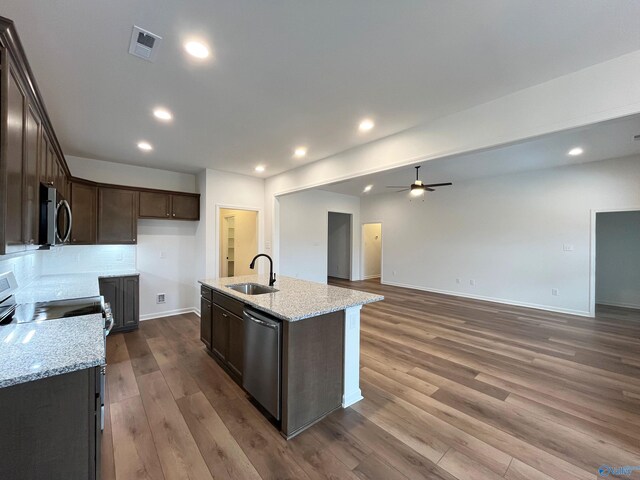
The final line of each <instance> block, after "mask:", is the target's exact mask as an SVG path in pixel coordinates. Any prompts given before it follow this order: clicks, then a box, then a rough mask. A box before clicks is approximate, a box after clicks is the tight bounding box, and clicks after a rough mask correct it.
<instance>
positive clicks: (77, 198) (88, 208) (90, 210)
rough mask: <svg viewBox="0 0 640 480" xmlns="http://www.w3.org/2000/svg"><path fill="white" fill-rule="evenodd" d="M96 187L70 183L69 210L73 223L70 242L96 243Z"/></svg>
mask: <svg viewBox="0 0 640 480" xmlns="http://www.w3.org/2000/svg"><path fill="white" fill-rule="evenodd" d="M97 203H98V189H97V187H96V186H95V185H87V184H84V183H79V182H72V183H71V212H72V214H73V224H72V229H71V243H73V244H76V245H78V244H85V245H91V244H94V243H96V227H97V223H98V222H97V219H96V214H97Z"/></svg>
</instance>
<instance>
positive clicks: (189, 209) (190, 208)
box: [138, 190, 200, 220]
mask: <svg viewBox="0 0 640 480" xmlns="http://www.w3.org/2000/svg"><path fill="white" fill-rule="evenodd" d="M139 208H140V210H139V212H138V215H139V217H140V218H164V219H170V220H199V219H200V195H198V194H188V193H185V194H179V193H170V192H158V191H152V190H149V191H144V190H143V191H141V192H140V194H139Z"/></svg>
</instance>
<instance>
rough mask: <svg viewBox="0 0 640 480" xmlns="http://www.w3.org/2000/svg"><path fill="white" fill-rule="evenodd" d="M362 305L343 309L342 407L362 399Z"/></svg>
mask: <svg viewBox="0 0 640 480" xmlns="http://www.w3.org/2000/svg"><path fill="white" fill-rule="evenodd" d="M361 309H362V305H356V306H355V307H349V308H347V309H346V310H345V311H344V357H343V358H344V359H343V361H344V365H343V367H344V369H343V377H342V378H343V380H342V408H347V407H348V406H350V405H353V404H354V403H356V402H359V401H360V400H362V399H363V397H362V391H361V390H360V310H361Z"/></svg>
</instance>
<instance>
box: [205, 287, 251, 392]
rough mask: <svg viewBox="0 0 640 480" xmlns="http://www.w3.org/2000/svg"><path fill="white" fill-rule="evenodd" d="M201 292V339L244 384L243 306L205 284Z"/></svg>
mask: <svg viewBox="0 0 640 480" xmlns="http://www.w3.org/2000/svg"><path fill="white" fill-rule="evenodd" d="M200 291H201V295H202V298H201V299H200V339H201V340H202V342H203V343H204V344H205V345H206V347H207V349H208V350H209V351H210V353H211V355H212V356H213V358H215V359H216V360H217V361H218V363H220V365H222V366H223V367H224V368H225V369H226V370H227V371H228V372H229V373H230V374H231V376H232V377H233V378H234V380H236V382H238V383H239V384H240V385H242V372H243V358H244V320H243V319H242V310H243V308H244V305H243V304H242V303H241V302H239V301H237V300H234V299H232V298H230V297H227V296H226V295H222V294H219V293H217V292H216V293H214V292H213V291H212V290H211V289H210V288H208V287H205V286H203V287H202V288H201V290H200Z"/></svg>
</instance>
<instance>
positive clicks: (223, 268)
mask: <svg viewBox="0 0 640 480" xmlns="http://www.w3.org/2000/svg"><path fill="white" fill-rule="evenodd" d="M219 231H220V263H219V264H220V276H221V277H234V276H238V275H251V274H254V273H256V272H255V271H253V270H251V269H250V268H249V264H250V263H251V260H252V259H253V257H254V256H256V255H257V254H258V212H257V211H255V210H239V209H229V208H221V209H220V229H219Z"/></svg>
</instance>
